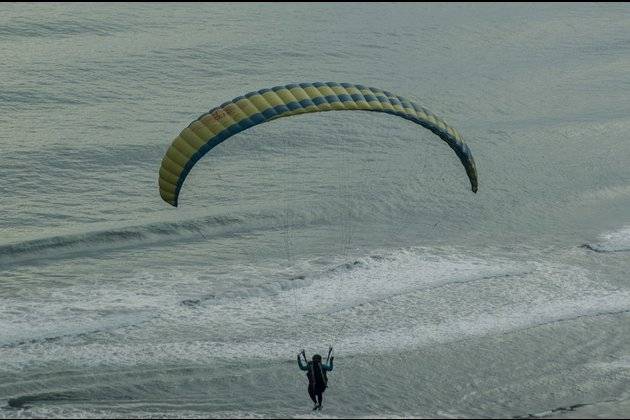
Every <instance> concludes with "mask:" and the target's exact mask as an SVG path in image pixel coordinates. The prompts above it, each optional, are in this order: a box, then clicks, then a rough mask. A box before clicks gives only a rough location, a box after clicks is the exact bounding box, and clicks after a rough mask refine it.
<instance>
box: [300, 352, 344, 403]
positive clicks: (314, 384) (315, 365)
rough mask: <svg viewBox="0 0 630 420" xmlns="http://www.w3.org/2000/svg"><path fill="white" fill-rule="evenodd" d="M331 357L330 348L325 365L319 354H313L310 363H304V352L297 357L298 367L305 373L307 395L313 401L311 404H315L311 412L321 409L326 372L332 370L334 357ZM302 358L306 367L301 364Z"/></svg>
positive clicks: (326, 380) (325, 385) (325, 384)
mask: <svg viewBox="0 0 630 420" xmlns="http://www.w3.org/2000/svg"><path fill="white" fill-rule="evenodd" d="M331 355H332V347H329V348H328V357H327V358H326V364H323V363H322V356H320V355H319V354H315V355H314V356H313V360H312V361H310V362H307V361H306V354H305V353H304V350H302V351H301V352H300V353H298V355H297V361H298V366H299V367H300V369H301V370H304V371H306V377H307V378H308V395H309V396H310V397H311V400H313V403H315V406H314V407H313V410H321V409H322V400H323V394H324V391H325V390H326V387H327V386H328V377H327V376H326V372H330V371H331V370H333V359H334V358H335V357H334V356H331ZM302 357H303V358H304V362H305V363H306V365H304V364H302Z"/></svg>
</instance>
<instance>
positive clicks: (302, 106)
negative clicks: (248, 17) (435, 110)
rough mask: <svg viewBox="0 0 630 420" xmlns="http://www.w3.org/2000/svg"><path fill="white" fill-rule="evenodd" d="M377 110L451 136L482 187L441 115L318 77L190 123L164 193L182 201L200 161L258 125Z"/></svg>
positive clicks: (166, 173) (170, 153) (167, 166)
mask: <svg viewBox="0 0 630 420" xmlns="http://www.w3.org/2000/svg"><path fill="white" fill-rule="evenodd" d="M344 110H361V111H377V112H384V113H387V114H391V115H396V116H399V117H402V118H404V119H406V120H409V121H412V122H414V123H416V124H419V125H421V126H422V127H425V128H427V129H429V130H431V131H432V132H433V133H435V134H436V135H437V136H438V137H439V138H441V139H442V140H443V141H445V142H446V143H447V144H448V145H449V146H450V147H451V148H452V149H453V151H454V152H455V153H456V154H457V156H458V157H459V159H460V161H461V162H462V164H463V165H464V168H465V169H466V173H467V175H468V179H469V180H470V185H471V189H472V191H473V192H477V169H476V167H475V161H474V159H473V157H472V153H471V152H470V149H469V148H468V146H467V145H466V143H464V141H463V139H462V137H461V135H460V134H459V133H458V132H457V130H455V129H454V128H452V127H450V126H449V125H448V124H446V122H444V121H443V120H442V119H440V118H439V117H436V116H435V115H433V114H432V113H431V112H430V111H428V110H427V109H426V108H423V107H421V106H419V105H417V104H415V103H414V102H412V101H409V100H407V99H405V98H403V97H401V96H397V95H394V94H393V93H390V92H387V91H384V90H381V89H377V88H371V87H365V86H362V85H355V84H351V83H334V82H326V83H322V82H317V83H300V84H299V85H297V84H289V85H286V86H276V87H273V88H271V89H261V90H259V91H257V92H251V93H248V94H246V95H245V96H239V97H237V98H235V99H233V100H231V101H229V102H225V103H223V104H221V105H220V106H218V107H216V108H213V109H211V110H210V111H209V112H207V113H205V114H203V115H202V116H200V117H199V118H198V119H197V120H195V121H193V122H192V123H191V124H190V125H189V126H188V127H186V128H185V129H184V130H183V131H182V132H181V133H180V134H179V135H178V136H177V137H176V138H175V140H173V143H172V144H171V146H170V147H169V149H168V150H167V151H166V154H165V155H164V158H163V159H162V165H161V167H160V172H159V180H158V183H159V187H160V195H161V197H162V199H164V201H166V202H167V203H169V204H171V205H173V206H175V207H177V201H178V196H179V191H180V190H181V188H182V185H183V183H184V180H185V179H186V177H187V176H188V173H189V172H190V170H191V169H192V167H193V166H194V165H195V163H196V162H197V161H198V160H199V159H201V157H203V156H204V155H205V154H206V153H208V152H209V151H210V150H211V149H212V148H214V147H215V146H217V145H218V144H220V143H222V142H223V141H225V140H227V139H228V138H230V137H231V136H233V135H235V134H237V133H239V132H241V131H243V130H246V129H248V128H250V127H253V126H255V125H258V124H261V123H264V122H267V121H271V120H274V119H277V118H282V117H288V116H291V115H298V114H305V113H310V112H323V111H344Z"/></svg>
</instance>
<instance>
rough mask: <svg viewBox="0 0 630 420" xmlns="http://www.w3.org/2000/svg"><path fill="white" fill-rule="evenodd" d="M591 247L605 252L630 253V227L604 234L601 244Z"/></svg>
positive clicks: (601, 237) (591, 245) (590, 245)
mask: <svg viewBox="0 0 630 420" xmlns="http://www.w3.org/2000/svg"><path fill="white" fill-rule="evenodd" d="M589 247H590V248H592V249H594V250H595V251H605V252H616V251H630V226H624V227H623V228H621V229H619V230H617V231H614V232H608V233H604V234H602V235H601V236H600V240H599V242H597V243H594V244H589Z"/></svg>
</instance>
